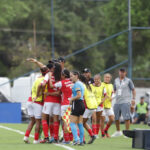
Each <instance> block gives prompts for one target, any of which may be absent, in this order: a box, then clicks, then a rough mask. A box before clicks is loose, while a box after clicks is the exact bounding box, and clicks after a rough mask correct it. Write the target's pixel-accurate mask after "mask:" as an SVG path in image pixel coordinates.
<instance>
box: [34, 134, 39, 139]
mask: <svg viewBox="0 0 150 150" xmlns="http://www.w3.org/2000/svg"><path fill="white" fill-rule="evenodd" d="M38 139H39V133H35V134H34V140H36V141H37V140H38Z"/></svg>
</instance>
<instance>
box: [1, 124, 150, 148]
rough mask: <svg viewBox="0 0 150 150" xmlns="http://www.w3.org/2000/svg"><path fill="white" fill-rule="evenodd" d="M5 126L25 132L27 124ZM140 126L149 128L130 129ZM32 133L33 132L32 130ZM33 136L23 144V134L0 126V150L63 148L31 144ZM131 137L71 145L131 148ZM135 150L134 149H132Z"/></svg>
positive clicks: (100, 139) (87, 137)
mask: <svg viewBox="0 0 150 150" xmlns="http://www.w3.org/2000/svg"><path fill="white" fill-rule="evenodd" d="M0 125H2V126H5V127H9V128H12V129H17V130H20V131H23V132H25V130H26V127H27V124H0ZM121 128H122V129H124V125H121ZM135 128H142V129H149V127H148V126H147V125H132V126H131V129H135ZM114 131H115V126H114V125H113V126H112V127H111V128H110V131H109V133H110V134H112V133H113V132H114ZM85 133H86V141H88V140H89V136H88V135H87V132H85ZM32 135H34V132H32ZM32 141H33V138H30V142H31V144H24V142H23V135H21V134H19V133H15V132H12V131H9V130H6V129H2V128H0V150H26V149H27V150H49V149H51V150H60V149H64V150H65V148H62V147H58V146H56V145H54V144H36V145H34V144H32ZM131 145H132V139H130V138H125V137H123V136H122V137H117V138H109V139H102V138H99V139H96V141H95V142H94V144H92V145H85V146H82V147H80V146H71V145H67V146H69V147H72V148H74V149H75V150H80V149H81V150H98V149H101V150H131V149H132V146H131ZM134 150H136V149H134Z"/></svg>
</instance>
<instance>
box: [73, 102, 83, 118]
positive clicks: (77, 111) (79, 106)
mask: <svg viewBox="0 0 150 150" xmlns="http://www.w3.org/2000/svg"><path fill="white" fill-rule="evenodd" d="M84 111H85V106H84V102H83V100H75V101H73V103H72V109H71V115H73V116H78V117H79V116H82V115H83V114H84Z"/></svg>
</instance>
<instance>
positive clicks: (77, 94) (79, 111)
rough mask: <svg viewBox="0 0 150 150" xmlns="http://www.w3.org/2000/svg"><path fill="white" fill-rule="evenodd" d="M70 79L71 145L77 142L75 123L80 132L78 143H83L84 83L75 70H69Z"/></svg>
mask: <svg viewBox="0 0 150 150" xmlns="http://www.w3.org/2000/svg"><path fill="white" fill-rule="evenodd" d="M70 79H71V81H72V82H73V83H74V85H73V87H72V95H73V97H72V98H71V99H70V104H72V110H71V116H70V127H71V131H72V134H73V137H74V143H73V145H78V144H79V139H78V134H77V127H76V124H77V125H78V128H79V132H80V145H84V144H83V137H84V128H83V113H84V111H85V106H84V102H83V96H84V85H83V83H82V82H81V81H80V80H79V73H78V72H77V71H73V72H71V74H70Z"/></svg>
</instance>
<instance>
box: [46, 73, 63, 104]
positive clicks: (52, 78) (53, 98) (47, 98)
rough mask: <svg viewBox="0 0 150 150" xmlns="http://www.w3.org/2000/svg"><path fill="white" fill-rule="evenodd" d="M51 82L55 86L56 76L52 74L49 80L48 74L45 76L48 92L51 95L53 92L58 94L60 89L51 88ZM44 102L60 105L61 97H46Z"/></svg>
mask: <svg viewBox="0 0 150 150" xmlns="http://www.w3.org/2000/svg"><path fill="white" fill-rule="evenodd" d="M49 80H51V81H52V83H53V84H55V83H56V82H55V77H54V75H53V74H52V76H51V79H49V74H46V75H45V78H44V82H46V83H47V85H48V86H47V87H48V92H50V93H53V92H57V91H59V89H58V88H51V87H50V85H49ZM44 102H51V103H60V102H61V97H60V96H51V95H49V96H46V98H45V99H44Z"/></svg>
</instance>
